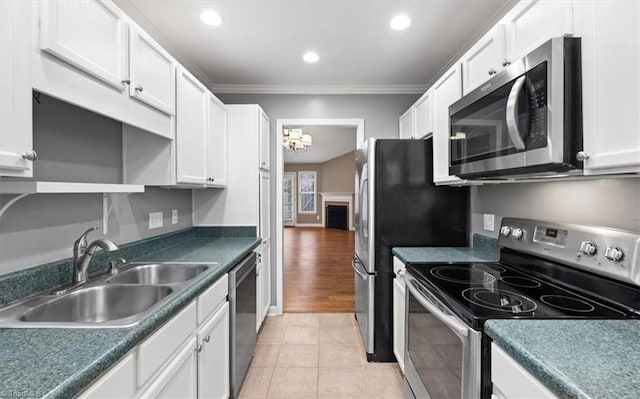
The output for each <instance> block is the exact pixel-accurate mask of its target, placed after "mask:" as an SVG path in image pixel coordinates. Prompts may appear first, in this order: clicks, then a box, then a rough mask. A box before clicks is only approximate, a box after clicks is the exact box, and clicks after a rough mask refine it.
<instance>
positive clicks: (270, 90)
mask: <svg viewBox="0 0 640 399" xmlns="http://www.w3.org/2000/svg"><path fill="white" fill-rule="evenodd" d="M211 90H212V91H213V92H214V93H216V94H217V93H225V94H423V93H424V92H425V91H427V86H426V85H285V84H282V85H279V84H277V85H259V84H256V85H242V84H218V85H213V86H212V87H211Z"/></svg>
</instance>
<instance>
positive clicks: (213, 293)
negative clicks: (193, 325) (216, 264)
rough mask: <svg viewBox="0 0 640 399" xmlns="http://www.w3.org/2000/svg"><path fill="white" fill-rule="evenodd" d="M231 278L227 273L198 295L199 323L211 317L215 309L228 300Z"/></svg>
mask: <svg viewBox="0 0 640 399" xmlns="http://www.w3.org/2000/svg"><path fill="white" fill-rule="evenodd" d="M228 293H229V278H228V277H227V275H226V274H225V275H224V276H222V277H220V279H219V280H218V281H217V282H216V283H215V284H213V285H212V286H211V287H209V288H208V289H207V290H206V291H205V292H203V293H202V294H200V296H199V297H198V301H197V302H198V325H200V324H202V322H203V321H205V320H206V319H207V317H209V316H210V315H211V314H212V313H213V311H214V310H216V309H218V307H220V305H221V304H223V303H224V302H225V301H226V300H227V294H228Z"/></svg>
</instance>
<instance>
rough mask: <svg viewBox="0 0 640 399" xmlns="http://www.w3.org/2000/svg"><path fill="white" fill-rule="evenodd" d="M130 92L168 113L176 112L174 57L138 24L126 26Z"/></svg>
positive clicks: (131, 94) (133, 95)
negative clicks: (127, 30) (127, 28)
mask: <svg viewBox="0 0 640 399" xmlns="http://www.w3.org/2000/svg"><path fill="white" fill-rule="evenodd" d="M129 73H130V84H129V95H130V96H131V97H134V98H136V99H138V100H140V101H142V102H143V103H145V104H147V105H150V106H152V107H154V108H156V109H158V110H160V111H162V112H164V113H166V114H168V115H174V114H175V107H176V102H175V101H176V83H175V82H176V66H175V63H174V61H173V58H172V57H171V56H170V55H169V53H167V52H166V51H164V49H163V48H162V47H160V46H159V45H158V44H157V43H156V42H155V41H154V40H153V39H151V37H149V35H147V34H146V33H144V32H143V31H142V30H141V29H140V28H138V27H137V26H131V27H130V29H129Z"/></svg>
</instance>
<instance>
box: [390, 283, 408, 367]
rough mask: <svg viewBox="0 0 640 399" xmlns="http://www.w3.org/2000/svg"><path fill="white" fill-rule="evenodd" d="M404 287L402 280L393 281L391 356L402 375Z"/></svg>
mask: <svg viewBox="0 0 640 399" xmlns="http://www.w3.org/2000/svg"><path fill="white" fill-rule="evenodd" d="M404 295H405V287H404V279H403V278H394V279H393V354H394V355H396V360H397V361H398V366H400V370H402V372H403V373H404V334H405V326H404V321H405V317H406V316H405V299H404V298H405V297H404Z"/></svg>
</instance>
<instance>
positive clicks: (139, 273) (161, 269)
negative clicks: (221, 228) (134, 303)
mask: <svg viewBox="0 0 640 399" xmlns="http://www.w3.org/2000/svg"><path fill="white" fill-rule="evenodd" d="M209 267H210V266H209V265H200V264H187V263H153V264H143V265H139V266H133V267H131V268H130V269H129V270H127V271H124V272H120V274H118V275H116V276H114V277H111V278H109V279H107V282H108V283H111V284H175V283H184V282H186V281H190V280H193V279H194V278H196V277H198V276H199V275H200V274H202V273H204V272H206V271H207V270H209Z"/></svg>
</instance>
